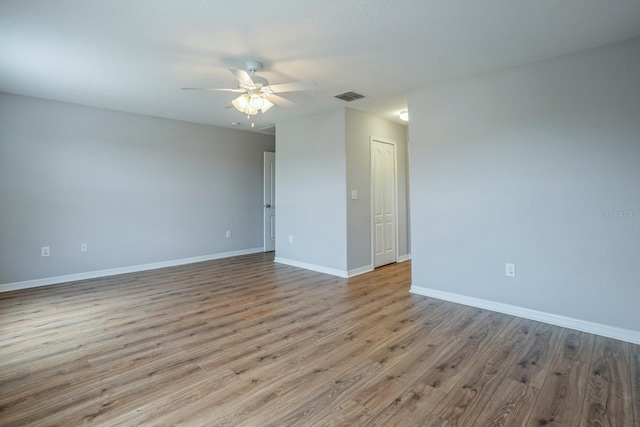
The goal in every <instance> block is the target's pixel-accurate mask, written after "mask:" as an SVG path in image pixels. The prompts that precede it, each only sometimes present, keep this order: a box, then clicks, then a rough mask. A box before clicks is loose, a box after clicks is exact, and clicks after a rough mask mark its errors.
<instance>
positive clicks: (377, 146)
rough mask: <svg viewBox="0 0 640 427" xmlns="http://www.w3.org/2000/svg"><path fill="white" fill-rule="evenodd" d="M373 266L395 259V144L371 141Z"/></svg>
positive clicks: (394, 260) (389, 262) (391, 261)
mask: <svg viewBox="0 0 640 427" xmlns="http://www.w3.org/2000/svg"><path fill="white" fill-rule="evenodd" d="M371 189H372V211H373V233H372V234H373V236H372V237H373V266H374V267H380V266H381V265H386V264H391V263H393V262H396V147H395V145H394V144H389V143H386V142H382V141H378V140H375V139H372V140H371Z"/></svg>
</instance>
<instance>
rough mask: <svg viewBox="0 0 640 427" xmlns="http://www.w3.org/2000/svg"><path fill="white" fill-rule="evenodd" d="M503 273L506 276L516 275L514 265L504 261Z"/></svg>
mask: <svg viewBox="0 0 640 427" xmlns="http://www.w3.org/2000/svg"><path fill="white" fill-rule="evenodd" d="M504 273H505V275H506V276H508V277H516V265H515V264H510V263H506V264H505V272H504Z"/></svg>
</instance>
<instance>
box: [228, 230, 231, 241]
mask: <svg viewBox="0 0 640 427" xmlns="http://www.w3.org/2000/svg"><path fill="white" fill-rule="evenodd" d="M230 238H231V230H227V239H230Z"/></svg>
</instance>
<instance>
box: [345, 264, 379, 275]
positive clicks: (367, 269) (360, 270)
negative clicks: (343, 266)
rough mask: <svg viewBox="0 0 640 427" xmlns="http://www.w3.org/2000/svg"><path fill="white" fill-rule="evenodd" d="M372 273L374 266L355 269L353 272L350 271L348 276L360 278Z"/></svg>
mask: <svg viewBox="0 0 640 427" xmlns="http://www.w3.org/2000/svg"><path fill="white" fill-rule="evenodd" d="M370 271H373V266H372V265H365V266H363V267H358V268H354V269H353V270H349V271H348V272H347V276H348V277H353V276H359V275H361V274H365V273H369V272H370Z"/></svg>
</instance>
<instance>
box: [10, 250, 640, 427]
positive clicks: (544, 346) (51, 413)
mask: <svg viewBox="0 0 640 427" xmlns="http://www.w3.org/2000/svg"><path fill="white" fill-rule="evenodd" d="M410 269H411V265H410V263H409V262H406V263H402V264H397V265H390V266H387V267H383V268H380V269H378V270H376V271H375V272H372V273H369V274H364V275H361V276H357V277H355V278H352V279H348V280H347V279H340V278H335V277H332V276H327V275H323V274H320V273H314V272H309V271H305V270H301V269H297V268H293V267H289V266H285V265H280V264H274V263H273V255H272V254H257V255H248V256H242V257H236V258H229V259H224V260H216V261H210V262H204V263H199V264H192V265H188V266H180V267H172V268H166V269H162V270H155V271H149V272H143V273H132V274H127V275H121V276H114V277H109V278H103V279H94V280H87V281H84V282H76V283H70V284H62V285H56V286H49V287H44V288H35V289H27V290H22V291H14V292H7V293H4V294H0V426H26V425H29V426H84V425H100V426H136V425H145V426H146V425H150V426H175V425H181V426H314V425H328V426H494V425H495V426H592V425H599V426H619V427H625V426H635V427H640V346H637V345H632V344H629V343H625V342H621V341H616V340H612V339H607V338H603V337H598V336H594V335H590V334H586V333H583V332H577V331H573V330H569V329H563V328H560V327H557V326H552V325H547V324H543V323H538V322H534V321H531V320H526V319H521V318H516V317H512V316H507V315H503V314H498V313H493V312H489V311H486V310H481V309H476V308H473V307H467V306H463V305H458V304H453V303H448V302H444V301H440V300H436V299H431V298H426V297H421V296H416V295H411V294H409V286H410V281H411V279H410Z"/></svg>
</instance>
